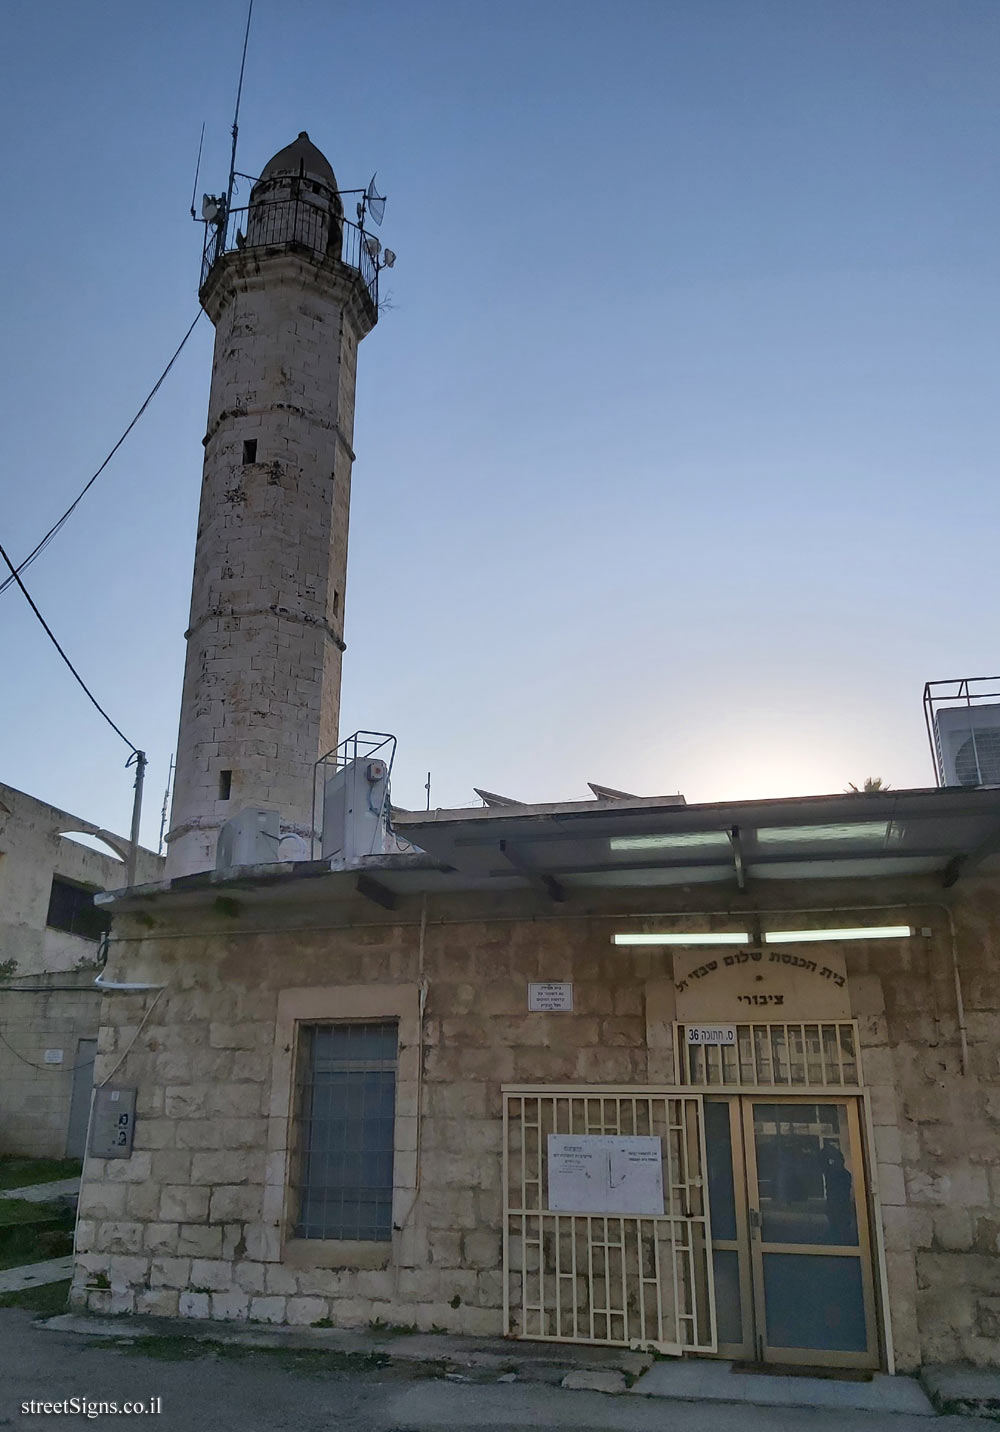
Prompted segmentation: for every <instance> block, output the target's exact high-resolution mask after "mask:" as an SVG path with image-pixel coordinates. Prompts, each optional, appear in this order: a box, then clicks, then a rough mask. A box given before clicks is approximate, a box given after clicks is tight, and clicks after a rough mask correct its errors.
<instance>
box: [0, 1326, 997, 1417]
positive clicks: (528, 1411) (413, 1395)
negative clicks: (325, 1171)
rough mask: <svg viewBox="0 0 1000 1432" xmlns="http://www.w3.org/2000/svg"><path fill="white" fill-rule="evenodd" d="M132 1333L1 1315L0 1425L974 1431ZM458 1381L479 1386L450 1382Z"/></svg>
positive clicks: (493, 1371) (492, 1370)
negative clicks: (118, 1417)
mask: <svg viewBox="0 0 1000 1432" xmlns="http://www.w3.org/2000/svg"><path fill="white" fill-rule="evenodd" d="M135 1323H136V1320H135V1319H123V1320H121V1322H120V1323H118V1324H117V1327H116V1330H115V1332H116V1335H115V1336H110V1335H109V1336H107V1337H105V1338H102V1339H92V1338H89V1337H87V1336H82V1335H80V1334H77V1333H71V1332H68V1331H65V1330H53V1329H51V1328H44V1327H42V1326H40V1325H38V1324H36V1323H35V1322H34V1321H33V1318H32V1315H31V1314H30V1313H27V1312H24V1311H22V1310H20V1309H0V1348H2V1350H3V1351H2V1356H0V1427H2V1426H3V1425H4V1424H5V1420H7V1419H9V1422H10V1424H11V1425H16V1426H18V1427H23V1428H26V1429H29V1432H30V1429H32V1428H41V1427H43V1426H44V1427H49V1426H51V1415H49V1416H45V1415H43V1414H40V1413H39V1414H33V1413H29V1414H27V1415H23V1414H22V1412H21V1406H22V1403H24V1402H29V1401H31V1400H32V1399H34V1400H36V1401H45V1400H48V1401H54V1400H58V1399H62V1398H69V1397H81V1398H87V1399H90V1400H92V1401H94V1402H97V1401H101V1400H105V1401H107V1400H116V1401H118V1402H119V1403H121V1402H124V1401H125V1400H129V1399H133V1400H140V1401H147V1402H148V1401H150V1400H151V1399H153V1398H157V1397H158V1398H160V1399H161V1400H162V1411H161V1412H160V1413H159V1414H158V1415H157V1416H156V1418H155V1422H154V1423H153V1425H154V1426H155V1427H157V1428H162V1429H163V1432H203V1429H204V1428H205V1427H207V1426H208V1427H212V1428H213V1432H216V1429H217V1432H247V1428H253V1429H254V1432H292V1429H294V1432H459V1429H462V1432H465V1429H469V1432H473V1429H475V1432H514V1429H520V1428H529V1427H530V1428H534V1429H537V1432H562V1429H577V1432H591V1429H592V1432H802V1429H803V1427H804V1425H805V1418H806V1417H808V1427H809V1432H931V1429H934V1432H971V1428H972V1427H973V1426H975V1424H974V1423H970V1422H969V1421H968V1420H967V1419H965V1418H953V1417H942V1418H936V1419H935V1418H928V1417H924V1416H916V1415H911V1414H908V1413H904V1414H886V1413H871V1412H860V1411H856V1410H810V1411H808V1412H803V1410H802V1409H801V1408H795V1407H760V1406H747V1405H733V1404H728V1403H706V1402H699V1401H668V1400H664V1399H661V1398H659V1397H643V1396H635V1395H631V1394H626V1395H623V1396H618V1397H609V1396H606V1395H603V1394H601V1393H596V1392H573V1391H567V1390H565V1389H564V1388H562V1387H559V1386H549V1385H546V1384H545V1383H536V1382H521V1381H519V1380H515V1381H514V1382H509V1381H504V1382H501V1381H500V1378H502V1377H509V1373H505V1372H503V1371H501V1370H500V1369H499V1368H497V1367H495V1366H493V1367H485V1366H482V1367H479V1368H478V1369H476V1368H469V1369H468V1370H466V1371H461V1370H459V1371H454V1372H452V1373H451V1374H450V1377H449V1376H448V1375H447V1374H444V1373H442V1364H441V1363H433V1364H431V1363H426V1362H419V1361H407V1360H404V1359H400V1358H397V1359H395V1360H391V1361H390V1360H389V1359H388V1358H385V1359H382V1358H379V1357H373V1356H372V1355H370V1354H354V1355H350V1354H345V1353H336V1352H334V1351H332V1350H321V1349H320V1348H318V1347H317V1348H314V1349H312V1350H309V1349H302V1348H295V1347H293V1346H286V1347H281V1346H279V1345H277V1344H272V1345H271V1346H270V1347H247V1346H245V1345H235V1344H234V1345H232V1346H217V1345H213V1344H202V1345H199V1344H198V1343H196V1342H194V1341H193V1340H189V1339H185V1338H184V1337H183V1336H178V1330H177V1328H176V1325H175V1329H174V1335H173V1337H168V1338H145V1337H143V1336H142V1335H141V1333H142V1330H141V1328H138V1327H136V1326H135ZM181 1331H182V1332H183V1331H186V1329H183V1330H181ZM206 1331H207V1332H210V1331H211V1330H206ZM316 1331H317V1332H319V1331H323V1330H320V1329H317V1330H316ZM400 1341H401V1342H405V1341H407V1339H405V1338H403V1339H400ZM380 1364H381V1365H380ZM451 1366H452V1367H455V1366H457V1365H456V1364H454V1363H452V1364H451ZM466 1377H468V1378H470V1379H471V1378H473V1377H474V1378H476V1379H477V1380H476V1381H472V1380H469V1381H464V1380H458V1379H464V1378H466ZM480 1379H482V1380H480ZM94 1420H95V1421H98V1422H99V1421H100V1420H101V1419H100V1418H95V1419H94ZM126 1425H128V1424H126Z"/></svg>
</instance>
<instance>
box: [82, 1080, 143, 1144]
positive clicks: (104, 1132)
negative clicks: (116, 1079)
mask: <svg viewBox="0 0 1000 1432" xmlns="http://www.w3.org/2000/svg"><path fill="white" fill-rule="evenodd" d="M134 1131H135V1090H134V1089H123V1088H117V1089H113V1088H109V1086H108V1085H107V1084H102V1085H101V1086H100V1087H99V1088H97V1089H95V1090H94V1109H93V1113H92V1114H91V1122H90V1152H91V1153H92V1154H93V1155H94V1156H95V1157H96V1158H101V1159H127V1158H131V1157H132V1135H133V1133H134Z"/></svg>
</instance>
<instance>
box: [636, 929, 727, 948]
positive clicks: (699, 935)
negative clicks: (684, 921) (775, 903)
mask: <svg viewBox="0 0 1000 1432" xmlns="http://www.w3.org/2000/svg"><path fill="white" fill-rule="evenodd" d="M611 943H612V944H613V945H748V944H749V943H750V935H749V934H748V932H747V931H746V930H726V931H725V932H723V933H722V934H719V935H711V934H706V933H705V931H703V930H702V931H688V932H687V933H685V932H684V931H682V930H680V931H679V930H672V931H670V933H669V934H663V935H631V934H628V935H612V936H611Z"/></svg>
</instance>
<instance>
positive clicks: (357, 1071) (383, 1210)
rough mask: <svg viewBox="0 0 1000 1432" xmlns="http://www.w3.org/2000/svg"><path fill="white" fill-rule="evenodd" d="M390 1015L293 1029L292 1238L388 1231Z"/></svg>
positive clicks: (379, 1237) (378, 1236)
mask: <svg viewBox="0 0 1000 1432" xmlns="http://www.w3.org/2000/svg"><path fill="white" fill-rule="evenodd" d="M397 1046H398V1037H397V1025H396V1022H395V1020H393V1021H391V1022H390V1021H386V1022H384V1023H378V1024H376V1023H359V1024H305V1025H300V1026H299V1058H298V1071H299V1074H298V1100H297V1109H298V1120H297V1125H298V1126H297V1130H296V1135H297V1137H296V1145H297V1148H298V1160H297V1162H298V1184H297V1189H296V1192H297V1194H298V1219H297V1223H296V1228H295V1234H296V1237H298V1238H344V1239H360V1240H365V1241H370V1242H378V1241H385V1240H388V1239H389V1238H391V1236H392V1182H393V1170H392V1158H393V1126H394V1121H395V1113H396V1051H397Z"/></svg>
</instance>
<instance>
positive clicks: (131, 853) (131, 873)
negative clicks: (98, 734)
mask: <svg viewBox="0 0 1000 1432" xmlns="http://www.w3.org/2000/svg"><path fill="white" fill-rule="evenodd" d="M133 761H135V798H134V800H133V801H132V831H131V835H130V837H129V847H128V864H127V865H126V867H125V884H126V886H127V887H130V886H132V885H134V884H135V867H136V860H137V858H138V855H139V819H140V817H141V815H142V783H143V779H144V777H145V775H146V752H145V751H135V752H133V754H132V755H131V756H130V757H129V758H128V760H127V761H126V762H125V765H126V766H130V765H131V764H132V762H133Z"/></svg>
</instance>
